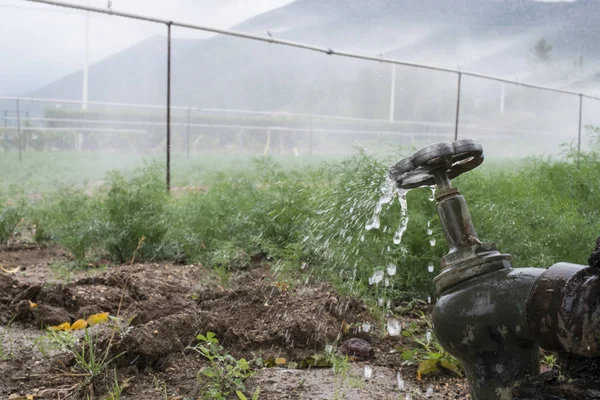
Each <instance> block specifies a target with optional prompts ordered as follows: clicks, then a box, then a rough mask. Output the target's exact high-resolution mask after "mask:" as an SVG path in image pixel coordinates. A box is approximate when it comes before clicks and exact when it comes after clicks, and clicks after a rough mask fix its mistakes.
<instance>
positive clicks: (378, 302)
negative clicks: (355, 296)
mask: <svg viewBox="0 0 600 400" xmlns="http://www.w3.org/2000/svg"><path fill="white" fill-rule="evenodd" d="M377 305H378V306H379V307H383V299H382V298H379V299H377Z"/></svg>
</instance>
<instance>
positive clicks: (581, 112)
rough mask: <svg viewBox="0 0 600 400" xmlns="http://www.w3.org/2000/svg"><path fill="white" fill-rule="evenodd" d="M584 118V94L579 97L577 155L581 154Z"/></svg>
mask: <svg viewBox="0 0 600 400" xmlns="http://www.w3.org/2000/svg"><path fill="white" fill-rule="evenodd" d="M582 117H583V94H580V95H579V132H578V134H577V153H581V123H582Z"/></svg>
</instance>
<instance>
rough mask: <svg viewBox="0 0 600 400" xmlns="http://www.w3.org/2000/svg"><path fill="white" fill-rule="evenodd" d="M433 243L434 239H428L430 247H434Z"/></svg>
mask: <svg viewBox="0 0 600 400" xmlns="http://www.w3.org/2000/svg"><path fill="white" fill-rule="evenodd" d="M435 242H436V240H435V238H434V237H431V238H429V244H430V245H431V247H433V246H435Z"/></svg>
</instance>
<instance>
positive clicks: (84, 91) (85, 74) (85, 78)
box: [81, 0, 90, 111]
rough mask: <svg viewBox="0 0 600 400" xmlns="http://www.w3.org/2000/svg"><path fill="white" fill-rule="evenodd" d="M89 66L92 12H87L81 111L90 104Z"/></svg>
mask: <svg viewBox="0 0 600 400" xmlns="http://www.w3.org/2000/svg"><path fill="white" fill-rule="evenodd" d="M89 6H90V0H88V7H89ZM89 65H90V12H89V11H87V12H86V14H85V61H84V64H83V82H82V86H83V89H82V93H81V100H82V102H81V109H82V110H83V111H85V110H87V106H88V105H87V103H88V80H89Z"/></svg>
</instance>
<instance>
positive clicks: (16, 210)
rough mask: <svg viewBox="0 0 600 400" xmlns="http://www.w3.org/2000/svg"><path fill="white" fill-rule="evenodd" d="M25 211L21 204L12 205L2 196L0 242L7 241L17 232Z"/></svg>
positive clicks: (0, 204)
mask: <svg viewBox="0 0 600 400" xmlns="http://www.w3.org/2000/svg"><path fill="white" fill-rule="evenodd" d="M23 214H24V211H23V209H22V207H20V206H19V205H10V204H8V203H7V202H6V200H5V199H3V198H2V197H0V243H5V242H6V241H7V240H8V239H10V238H11V237H12V235H13V234H14V233H15V229H16V227H17V224H18V223H19V221H20V220H21V218H23Z"/></svg>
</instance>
